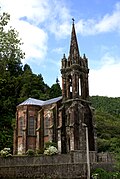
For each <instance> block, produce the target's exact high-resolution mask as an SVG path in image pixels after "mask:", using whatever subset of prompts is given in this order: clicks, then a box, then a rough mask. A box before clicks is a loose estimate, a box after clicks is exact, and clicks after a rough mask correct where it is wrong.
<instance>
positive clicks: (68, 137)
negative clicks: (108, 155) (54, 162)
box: [58, 19, 95, 153]
mask: <svg viewBox="0 0 120 179" xmlns="http://www.w3.org/2000/svg"><path fill="white" fill-rule="evenodd" d="M61 64H62V65H61V74H62V97H63V100H62V107H61V108H60V109H59V127H58V148H59V150H60V151H61V152H62V153H68V152H69V151H72V150H86V133H85V131H86V129H85V126H87V128H88V140H89V150H90V151H94V150H95V141H94V128H93V112H92V108H91V107H90V102H89V85H88V73H89V69H88V59H87V58H86V56H85V54H84V55H83V57H81V56H80V52H79V48H78V42H77V37H76V32H75V24H74V19H73V24H72V32H71V42H70V51H69V56H68V58H66V56H65V54H64V56H63V59H62V60H61Z"/></svg>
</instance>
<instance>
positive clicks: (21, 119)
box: [18, 117, 23, 136]
mask: <svg viewBox="0 0 120 179" xmlns="http://www.w3.org/2000/svg"><path fill="white" fill-rule="evenodd" d="M22 135H23V117H20V118H19V119H18V136H22Z"/></svg>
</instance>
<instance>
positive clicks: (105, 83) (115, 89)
mask: <svg viewBox="0 0 120 179" xmlns="http://www.w3.org/2000/svg"><path fill="white" fill-rule="evenodd" d="M105 57H106V59H105ZM105 60H106V61H105ZM103 61H104V64H103ZM115 61H116V59H114V58H113V57H111V58H110V56H108V55H106V54H105V56H104V57H103V58H102V64H103V65H102V66H101V68H100V69H98V70H94V69H91V70H90V74H89V86H90V95H91V96H92V95H99V96H108V97H120V83H119V77H120V62H118V63H116V62H115ZM119 61H120V59H119Z"/></svg>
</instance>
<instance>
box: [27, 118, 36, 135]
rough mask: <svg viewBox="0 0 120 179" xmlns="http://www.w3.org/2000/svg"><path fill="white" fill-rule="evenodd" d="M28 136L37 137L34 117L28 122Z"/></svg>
mask: <svg viewBox="0 0 120 179" xmlns="http://www.w3.org/2000/svg"><path fill="white" fill-rule="evenodd" d="M28 135H32V136H33V135H35V119H34V117H33V116H30V117H29V120H28Z"/></svg>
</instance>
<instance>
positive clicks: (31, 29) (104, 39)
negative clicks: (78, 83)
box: [0, 0, 120, 97]
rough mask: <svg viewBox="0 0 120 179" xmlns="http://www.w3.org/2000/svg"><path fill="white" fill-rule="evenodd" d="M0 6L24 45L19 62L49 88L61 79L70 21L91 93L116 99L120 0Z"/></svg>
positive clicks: (42, 0) (0, 1) (26, 0)
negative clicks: (39, 77) (74, 30)
mask: <svg viewBox="0 0 120 179" xmlns="http://www.w3.org/2000/svg"><path fill="white" fill-rule="evenodd" d="M0 6H1V11H3V12H8V13H9V14H10V15H11V21H10V24H9V25H11V26H12V27H14V28H15V29H16V30H17V31H18V32H19V36H20V38H21V39H22V42H23V43H24V45H23V46H22V49H23V51H24V52H25V54H26V56H25V57H26V58H25V59H24V60H23V61H22V63H23V64H25V63H28V64H29V65H30V67H31V68H32V71H33V73H36V74H42V76H43V78H44V81H45V83H47V84H48V85H49V86H51V85H52V84H54V83H55V81H56V77H58V78H59V80H60V79H61V75H60V68H61V58H62V57H63V54H64V53H65V54H66V57H67V56H68V53H69V46H70V35H71V25H72V20H71V19H72V18H73V17H74V19H75V27H76V33H77V38H78V44H79V50H80V55H81V56H83V54H84V53H85V54H86V56H87V57H88V59H89V61H88V62H89V69H90V73H89V87H90V95H100V96H109V97H120V1H119V0H118V1H117V0H0Z"/></svg>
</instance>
